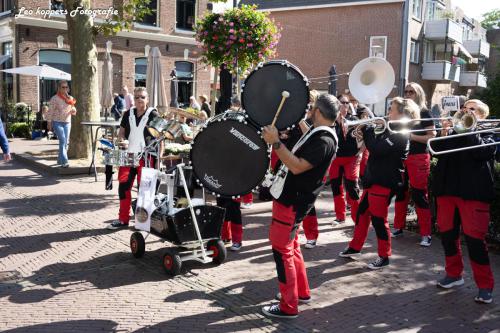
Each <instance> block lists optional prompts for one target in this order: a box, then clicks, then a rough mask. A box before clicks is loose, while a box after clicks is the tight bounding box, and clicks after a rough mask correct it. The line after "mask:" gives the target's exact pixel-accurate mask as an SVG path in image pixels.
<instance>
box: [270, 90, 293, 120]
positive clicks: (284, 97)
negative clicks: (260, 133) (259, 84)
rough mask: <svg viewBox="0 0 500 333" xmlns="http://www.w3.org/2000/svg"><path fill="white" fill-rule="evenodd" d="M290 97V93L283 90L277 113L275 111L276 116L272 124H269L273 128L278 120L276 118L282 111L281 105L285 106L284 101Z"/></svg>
mask: <svg viewBox="0 0 500 333" xmlns="http://www.w3.org/2000/svg"><path fill="white" fill-rule="evenodd" d="M288 97H290V93H289V92H288V91H286V90H283V92H282V93H281V102H280V105H279V106H278V111H276V115H275V116H274V119H273V122H272V123H271V126H274V125H275V124H276V121H277V120H278V116H279V115H280V112H281V109H283V104H285V100H286V99H287V98H288Z"/></svg>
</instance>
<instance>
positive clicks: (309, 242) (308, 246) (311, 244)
mask: <svg viewBox="0 0 500 333" xmlns="http://www.w3.org/2000/svg"><path fill="white" fill-rule="evenodd" d="M304 247H305V248H306V249H314V248H315V247H316V240H315V239H308V240H307V242H306V245H304Z"/></svg>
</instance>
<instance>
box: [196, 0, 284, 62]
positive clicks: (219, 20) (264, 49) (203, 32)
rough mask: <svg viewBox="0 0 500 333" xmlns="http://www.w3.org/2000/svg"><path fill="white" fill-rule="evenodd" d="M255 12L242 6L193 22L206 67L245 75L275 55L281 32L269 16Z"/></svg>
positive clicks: (253, 8)
mask: <svg viewBox="0 0 500 333" xmlns="http://www.w3.org/2000/svg"><path fill="white" fill-rule="evenodd" d="M256 9H257V6H255V5H254V6H248V5H243V6H242V7H241V8H234V9H231V10H228V11H226V12H224V13H223V14H215V13H210V14H208V15H206V16H205V17H203V18H201V19H200V20H198V21H197V22H196V40H197V41H198V42H199V43H200V44H201V47H202V49H203V54H202V55H203V60H204V62H205V63H208V64H210V65H212V66H214V67H219V66H220V65H222V64H226V66H227V68H228V69H229V70H231V71H233V72H236V71H237V69H238V68H239V69H240V70H241V71H245V70H247V69H248V68H250V67H251V66H253V65H255V64H257V63H259V62H262V61H264V60H265V59H267V58H271V57H273V56H274V55H275V54H276V46H277V45H278V41H279V39H280V37H281V34H280V31H281V29H280V28H279V27H278V26H277V25H276V24H275V22H274V20H272V19H270V18H269V14H268V13H264V12H259V11H257V10H256Z"/></svg>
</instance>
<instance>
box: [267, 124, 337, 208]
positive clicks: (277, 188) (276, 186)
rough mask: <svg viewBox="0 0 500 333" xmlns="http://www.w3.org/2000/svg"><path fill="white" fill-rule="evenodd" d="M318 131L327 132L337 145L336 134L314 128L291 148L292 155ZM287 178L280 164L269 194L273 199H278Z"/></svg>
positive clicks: (329, 129) (283, 167) (321, 127)
mask: <svg viewBox="0 0 500 333" xmlns="http://www.w3.org/2000/svg"><path fill="white" fill-rule="evenodd" d="M319 131H327V132H329V133H330V134H331V135H332V136H333V139H334V140H335V145H337V143H338V138H337V134H336V133H335V131H334V130H333V129H332V128H330V127H328V126H319V127H315V128H313V129H311V130H309V131H308V132H307V133H305V134H304V135H303V136H302V137H301V138H300V140H299V141H298V142H297V143H296V144H295V146H293V148H292V153H293V154H295V152H296V151H297V150H299V148H300V147H302V145H303V144H304V143H305V142H306V141H307V140H308V139H309V138H310V137H311V136H312V135H313V134H314V133H316V132H319ZM287 176H288V168H287V167H286V166H285V164H282V165H281V167H280V168H279V170H278V172H277V173H276V178H274V181H273V185H271V188H270V192H271V195H272V196H273V197H274V198H275V199H278V198H279V197H280V196H281V193H282V192H283V187H284V186H285V181H286V177H287Z"/></svg>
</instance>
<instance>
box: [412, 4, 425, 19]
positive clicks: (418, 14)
mask: <svg viewBox="0 0 500 333" xmlns="http://www.w3.org/2000/svg"><path fill="white" fill-rule="evenodd" d="M416 4H419V5H418V7H415V5H416ZM422 5H423V0H412V1H411V14H412V16H413V17H414V18H416V19H417V20H419V21H422V7H423V6H422ZM415 9H418V10H417V11H416V10H415Z"/></svg>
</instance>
